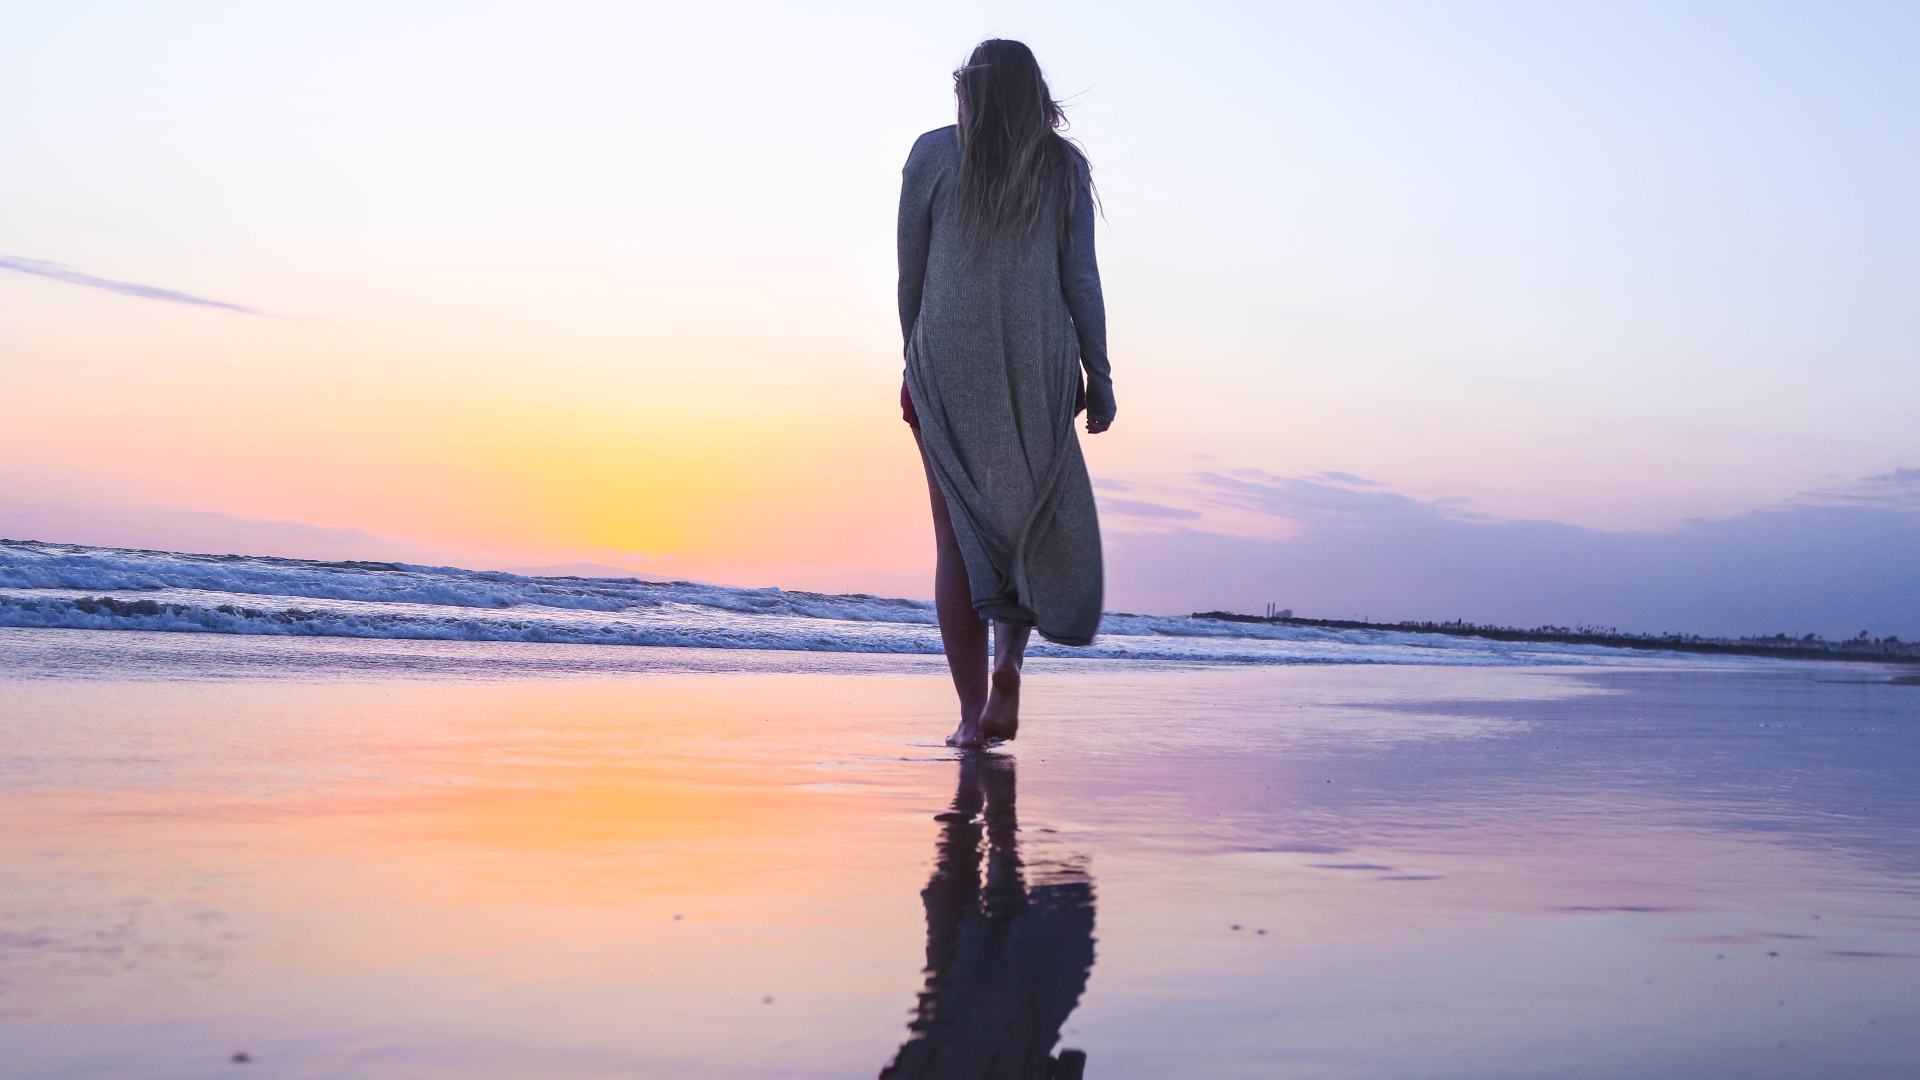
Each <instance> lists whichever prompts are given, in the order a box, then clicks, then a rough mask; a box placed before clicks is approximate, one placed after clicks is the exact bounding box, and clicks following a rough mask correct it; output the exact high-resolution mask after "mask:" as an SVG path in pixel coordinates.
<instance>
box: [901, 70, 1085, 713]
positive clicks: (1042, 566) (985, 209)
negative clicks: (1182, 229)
mask: <svg viewBox="0 0 1920 1080" xmlns="http://www.w3.org/2000/svg"><path fill="white" fill-rule="evenodd" d="M953 79H954V89H955V94H956V96H957V97H958V98H959V111H960V115H959V123H958V124H956V125H954V126H952V127H944V128H941V129H940V130H938V131H930V132H928V133H926V134H925V135H922V136H920V139H919V141H918V142H916V143H914V145H913V153H912V154H911V155H909V156H908V158H907V165H906V168H905V169H904V170H902V182H901V185H900V329H901V331H902V332H903V333H904V334H905V335H906V357H907V371H906V383H905V385H904V386H903V387H902V388H901V402H900V403H901V408H902V411H903V412H904V413H905V414H906V420H907V423H909V424H911V425H912V426H913V430H914V435H915V438H916V439H917V440H918V441H919V444H920V456H921V460H922V461H923V463H924V464H925V465H926V470H927V489H928V491H929V493H930V494H931V495H932V498H933V528H934V536H935V539H936V540H937V541H938V545H939V561H938V566H937V569H936V570H935V573H934V604H935V607H936V609H937V611H938V613H939V619H940V637H941V640H942V641H943V642H944V643H945V645H946V652H947V665H948V667H949V668H951V669H952V672H953V685H954V688H955V689H956V690H957V691H958V692H959V695H960V726H959V728H958V729H957V730H955V731H954V733H953V734H952V735H951V736H950V737H948V739H947V742H948V743H950V744H952V745H954V746H960V747H977V746H982V745H984V744H986V743H987V742H988V741H990V740H1004V739H1011V738H1013V737H1014V735H1015V734H1016V733H1017V732H1018V730H1019V726H1020V663H1021V659H1022V657H1023V656H1024V654H1025V651H1026V646H1027V636H1028V634H1029V632H1030V631H1032V630H1033V629H1035V628H1038V629H1039V631H1040V636H1041V637H1044V638H1046V639H1047V640H1048V641H1052V642H1055V643H1057V644H1061V645H1087V644H1090V643H1091V642H1092V641H1093V636H1094V634H1095V632H1097V631H1098V630H1099V628H1100V601H1101V570H1100V523H1099V520H1098V518H1097V517H1096V516H1095V512H1094V505H1093V489H1092V486H1091V485H1089V484H1088V482H1087V466H1086V462H1085V461H1084V460H1083V459H1082V458H1081V456H1080V442H1079V439H1078V437H1077V436H1076V435H1075V433H1074V430H1073V420H1074V417H1075V416H1077V415H1078V414H1079V412H1080V410H1081V409H1082V408H1083V407H1084V408H1085V409H1086V412H1087V433H1088V434H1098V433H1100V432H1102V431H1105V430H1107V427H1108V425H1110V424H1112V423H1113V416H1114V402H1113V380H1112V378H1111V377H1110V376H1109V374H1108V370H1107V340H1106V310H1105V306H1104V303H1103V301H1102V300H1101V296H1100V272H1099V269H1098V268H1097V267H1096V266H1095V264H1094V256H1093V219H1094V206H1093V186H1092V182H1091V180H1090V178H1089V175H1088V170H1087V160H1086V156H1085V155H1084V154H1082V153H1081V152H1080V150H1079V148H1078V147H1076V146H1074V144H1073V143H1071V142H1069V141H1068V140H1067V139H1066V138H1064V137H1063V136H1061V135H1060V134H1059V130H1058V129H1059V128H1060V127H1061V126H1062V124H1063V123H1064V118H1063V116H1062V114H1061V111H1060V106H1059V105H1058V104H1057V103H1056V102H1055V101H1054V100H1053V97H1052V95H1051V93H1050V92H1049V91H1048V89H1047V83H1046V80H1045V79H1044V78H1042V77H1041V74H1040V65H1039V64H1038V62H1036V61H1035V60H1034V58H1033V53H1032V52H1031V51H1030V50H1028V48H1027V47H1026V46H1025V45H1022V44H1021V43H1019V42H1017V41H1002V40H998V39H995V40H992V41H983V42H981V43H980V46H979V47H978V48H976V49H974V51H973V55H972V57H970V58H969V59H968V60H967V63H966V66H965V67H962V68H961V69H960V70H959V71H956V72H954V73H953ZM1082 368H1085V370H1086V383H1085V386H1084V388H1083V387H1082V384H1081V381H1080V371H1081V369H1082ZM989 623H991V624H992V634H993V643H994V650H993V652H994V663H993V665H992V668H991V671H989V667H988V657H987V636H988V624H989Z"/></svg>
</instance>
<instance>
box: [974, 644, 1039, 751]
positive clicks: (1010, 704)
mask: <svg viewBox="0 0 1920 1080" xmlns="http://www.w3.org/2000/svg"><path fill="white" fill-rule="evenodd" d="M1032 634H1033V627H1031V626H1013V625H1011V624H1009V623H1003V622H996V623H994V624H993V677H992V679H991V681H990V683H989V687H988V690H987V705H986V708H984V709H982V710H981V711H980V733H981V734H982V735H985V736H986V737H987V738H989V739H1000V740H1003V741H1008V742H1011V741H1012V740H1013V738H1014V736H1016V735H1018V734H1020V665H1021V664H1022V663H1023V662H1024V661H1025V660H1026V658H1027V638H1028V637H1030V636H1031V635H1032Z"/></svg>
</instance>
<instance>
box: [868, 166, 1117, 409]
mask: <svg viewBox="0 0 1920 1080" xmlns="http://www.w3.org/2000/svg"><path fill="white" fill-rule="evenodd" d="M1085 168H1086V167H1085V166H1084V165H1083V166H1081V169H1082V172H1081V174H1080V176H1081V182H1080V191H1079V193H1078V197H1077V198H1075V199H1074V200H1073V221H1072V223H1071V225H1070V226H1069V228H1068V233H1067V244H1066V248H1065V250H1063V251H1062V252H1061V253H1060V293H1061V295H1062V296H1064V297H1065V298H1066V301H1067V311H1068V312H1070V313H1071V314H1072V315H1073V329H1074V332H1075V333H1076V334H1077V335H1078V336H1079V338H1080V366H1081V367H1083V368H1085V369H1086V372H1087V419H1089V420H1105V421H1108V422H1111V421H1112V420H1113V416H1114V412H1115V410H1116V408H1117V406H1116V405H1115V404H1114V400H1113V373H1112V370H1111V369H1110V367H1109V366H1108V364H1107V302H1106V299H1105V298H1104V297H1103V296H1102V295H1101V293H1100V264H1099V263H1098V262H1097V261H1095V259H1094V254H1093V222H1094V217H1095V214H1094V210H1093V186H1092V184H1091V182H1090V181H1089V179H1088V177H1087V173H1086V172H1085ZM902 250H903V251H904V250H905V249H904V248H903V249H902ZM902 257H903V258H904V256H902ZM905 280H906V276H905V274H904V272H903V273H902V275H901V281H902V283H903V284H902V289H904V288H905V285H904V282H905ZM903 295H904V293H903Z"/></svg>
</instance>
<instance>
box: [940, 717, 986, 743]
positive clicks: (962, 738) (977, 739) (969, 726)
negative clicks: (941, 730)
mask: <svg viewBox="0 0 1920 1080" xmlns="http://www.w3.org/2000/svg"><path fill="white" fill-rule="evenodd" d="M947 745H948V746H955V747H959V748H960V749H962V750H978V749H980V748H981V747H983V746H985V745H987V737H986V735H984V734H983V733H982V732H981V730H980V721H979V720H977V719H975V720H962V721H960V726H959V727H957V728H954V729H953V734H951V735H949V736H947Z"/></svg>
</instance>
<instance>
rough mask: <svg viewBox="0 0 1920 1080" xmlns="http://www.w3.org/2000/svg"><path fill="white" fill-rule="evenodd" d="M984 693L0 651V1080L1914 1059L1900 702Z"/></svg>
mask: <svg viewBox="0 0 1920 1080" xmlns="http://www.w3.org/2000/svg"><path fill="white" fill-rule="evenodd" d="M1030 672H1031V675H1030V680H1029V689H1028V694H1027V701H1026V711H1027V725H1026V728H1025V729H1024V731H1023V733H1022V735H1021V738H1020V740H1019V742H1018V743H1017V744H1015V745H1014V746H1013V747H1010V748H1008V750H1007V751H1006V752H1004V753H1001V754H996V755H976V756H974V757H971V758H964V759H963V758H960V757H958V756H956V755H955V754H953V753H952V752H950V751H948V750H947V749H946V748H944V747H942V746H940V745H939V737H940V736H941V735H943V734H944V733H945V731H946V730H948V729H949V728H950V727H951V718H950V717H949V716H948V712H949V709H950V706H949V704H948V701H949V695H950V690H949V689H948V687H947V685H946V682H945V676H944V672H943V670H942V667H941V664H940V661H939V659H938V658H937V657H914V656H906V657H887V656H861V655H844V654H842V655H833V654H798V653H762V652H756V653H741V652H725V653H722V652H714V651H709V650H692V649H640V648H610V647H595V646H561V645H513V644H486V643H449V642H393V641H356V640H351V639H281V640H274V641H257V640H250V639H244V638H234V637H221V636H214V635H186V634H173V635H163V634H147V633H138V632H92V631H53V630H48V631H25V630H0V822H3V823H4V826H3V827H0V1075H5V1076H8V1077H94V1076H99V1077H123V1076H141V1077H204V1076H224V1077H231V1076H258V1077H375V1078H378V1077H409V1078H411V1077H453V1076H459V1077H535V1076H537V1077H599V1076H622V1077H722V1078H725V1077H816V1076H817V1077H828V1076H834V1077H840V1076H861V1075H865V1076H878V1075H880V1074H881V1072H882V1070H883V1069H891V1070H892V1072H891V1075H893V1076H896V1077H907V1076H925V1077H933V1076H941V1077H948V1076H955V1077H957V1076H1021V1075H1031V1076H1040V1075H1044V1073H1045V1070H1046V1069H1047V1068H1052V1069H1053V1070H1054V1075H1057V1076H1067V1075H1071V1074H1072V1073H1073V1071H1074V1070H1075V1069H1076V1068H1080V1067H1082V1065H1084V1075H1086V1076H1090V1077H1143V1078H1144V1077H1190V1076H1192V1077H1197V1076H1206V1077H1210V1078H1216V1077H1339V1078H1346V1077H1355V1078H1372V1077H1380V1078H1386V1077H1393V1078H1426V1077H1431V1078H1441V1077H1463V1078H1464V1077H1476V1078H1479V1077H1489V1078H1506V1077H1515V1078H1517V1077H1537V1076H1569V1077H1571V1076H1579V1077H1623V1078H1624V1077H1709V1078H1711V1077H1729V1078H1731V1077H1808V1078H1812V1077H1836V1076H1846V1077H1896V1076H1899V1077H1905V1076H1910V1075H1912V1072H1913V1063H1914V1062H1916V1061H1920V738H1917V736H1920V686H1915V685H1911V684H1900V683H1895V682H1891V681H1889V680H1890V679H1891V678H1893V677H1894V676H1897V675H1900V674H1902V672H1899V671H1895V670H1891V669H1886V668H1880V667H1875V666H1870V665H1855V664H1845V665H1843V664H1811V663H1807V664H1777V665H1770V664H1763V663H1752V662H1738V663H1726V664H1700V665H1679V666H1676V665H1673V664H1671V663H1668V664H1666V666H1661V667H1647V668H1610V669H1595V668H1578V669H1573V668H1561V669H1548V668H1525V669H1514V668H1419V667H1345V666H1317V667H1287V668H1248V667H1202V666H1197V665H1183V666H1175V665H1168V664H1150V663H1138V664H1126V663H1120V662H1112V661H1090V662H1072V661H1046V660H1041V661H1035V662H1034V663H1033V665H1032V667H1031V669H1030ZM1056 1036H1057V1039H1058V1041H1057V1042H1056ZM237 1053H244V1054H246V1055H247V1056H248V1059H249V1060H247V1061H246V1062H235V1061H234V1060H233V1058H234V1055H235V1054H237ZM1082 1054H1084V1059H1082V1058H1081V1056H1080V1055H1082ZM1050 1058H1052V1059H1057V1064H1053V1065H1051V1066H1050V1065H1048V1064H1047V1062H1048V1060H1049V1059H1050ZM1022 1069H1024V1070H1025V1071H1024V1072H1023V1071H1021V1070H1022ZM995 1070H998V1071H995Z"/></svg>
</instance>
